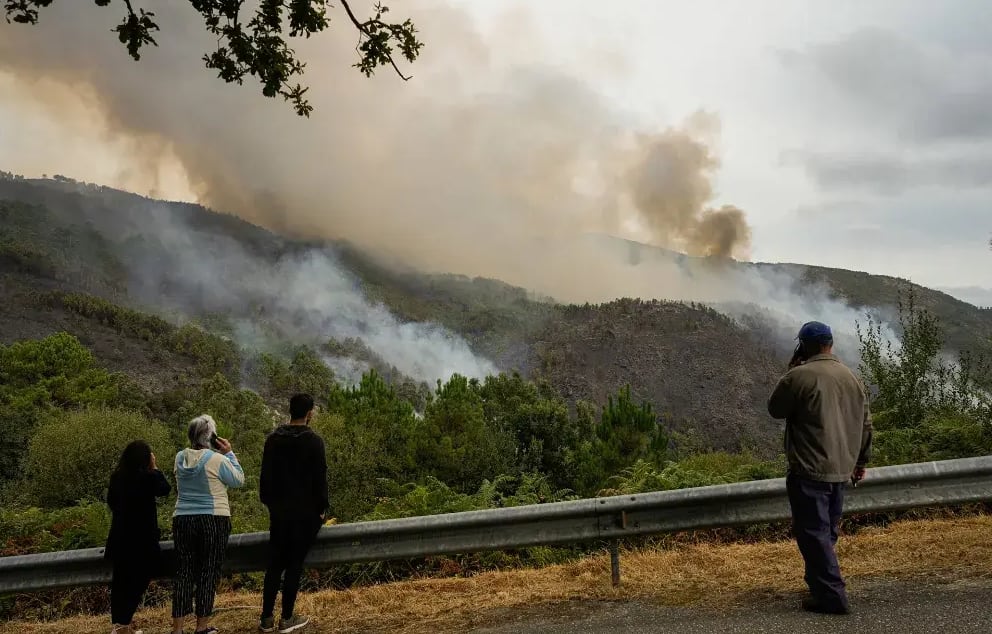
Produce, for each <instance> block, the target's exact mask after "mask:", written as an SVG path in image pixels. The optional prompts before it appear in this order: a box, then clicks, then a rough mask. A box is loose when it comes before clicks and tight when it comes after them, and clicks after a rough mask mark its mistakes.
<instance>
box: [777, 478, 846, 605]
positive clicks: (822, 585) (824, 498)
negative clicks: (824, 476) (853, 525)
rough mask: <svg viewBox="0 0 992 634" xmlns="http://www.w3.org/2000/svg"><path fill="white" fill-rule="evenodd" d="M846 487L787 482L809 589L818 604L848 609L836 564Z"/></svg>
mask: <svg viewBox="0 0 992 634" xmlns="http://www.w3.org/2000/svg"><path fill="white" fill-rule="evenodd" d="M846 488H847V483H844V482H841V483H832V482H818V481H816V480H809V479H806V478H803V477H800V476H798V475H795V474H789V476H788V477H787V478H786V489H787V490H788V493H789V506H791V507H792V532H793V535H794V536H795V538H796V544H798V546H799V552H800V553H802V556H803V561H805V562H806V576H805V579H806V585H807V586H809V591H810V594H811V595H812V596H813V598H814V599H816V600H817V602H819V603H821V604H822V605H825V606H831V607H844V608H846V607H847V605H848V604H847V592H846V590H845V584H844V579H843V577H841V574H840V566H839V565H838V563H837V553H836V552H835V550H834V546H835V545H836V544H837V525H838V524H839V523H840V516H841V511H842V509H843V507H844V491H845V489H846Z"/></svg>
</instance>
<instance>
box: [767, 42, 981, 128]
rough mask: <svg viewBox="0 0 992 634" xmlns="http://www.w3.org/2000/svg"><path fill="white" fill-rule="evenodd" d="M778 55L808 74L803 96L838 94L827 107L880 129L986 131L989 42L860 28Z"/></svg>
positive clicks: (793, 67) (837, 113)
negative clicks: (957, 42) (927, 39)
mask: <svg viewBox="0 0 992 634" xmlns="http://www.w3.org/2000/svg"><path fill="white" fill-rule="evenodd" d="M986 46H988V45H986ZM780 59H781V61H782V62H783V63H784V64H785V65H786V66H787V67H788V68H790V69H792V70H795V71H801V72H802V74H804V75H805V76H806V77H807V78H808V79H810V80H811V81H812V83H811V85H810V88H811V91H812V94H811V95H810V96H811V97H813V98H820V97H824V96H825V97H827V99H828V100H830V99H833V98H835V97H841V98H842V99H843V100H844V101H845V103H844V104H843V105H840V106H838V111H836V112H834V113H833V114H834V115H848V116H852V117H854V118H855V119H858V120H859V121H860V122H861V123H862V124H865V125H867V126H869V127H871V128H875V129H888V130H889V132H890V133H893V134H895V135H896V137H897V138H898V139H899V140H900V141H909V142H913V143H920V144H932V143H939V142H946V141H953V142H961V141H965V142H969V141H975V140H985V139H988V138H989V137H992V109H990V108H989V107H988V104H989V103H990V101H992V47H988V48H987V49H985V50H968V51H955V50H952V49H950V48H948V47H945V46H940V45H936V44H930V43H924V42H920V41H915V40H913V39H910V38H908V37H906V36H904V35H901V34H898V33H895V32H893V31H888V30H884V29H880V28H865V29H860V30H858V31H855V32H853V33H851V34H850V35H848V36H847V37H845V38H842V39H840V40H838V41H834V42H828V43H822V44H815V45H812V46H810V47H808V48H806V49H805V50H801V51H785V52H784V53H783V54H782V55H780ZM824 93H826V94H824Z"/></svg>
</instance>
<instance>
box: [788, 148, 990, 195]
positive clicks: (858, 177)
mask: <svg viewBox="0 0 992 634" xmlns="http://www.w3.org/2000/svg"><path fill="white" fill-rule="evenodd" d="M782 162H783V164H785V165H800V166H802V167H803V169H804V170H805V171H806V174H807V175H808V176H809V177H810V179H811V180H812V181H813V182H814V183H815V184H816V185H817V186H818V187H819V188H820V189H823V190H834V189H846V190H857V191H865V192H870V193H874V194H880V195H883V196H894V195H898V194H902V193H905V192H907V191H910V190H915V189H921V188H934V187H938V188H939V187H950V188H964V189H984V188H989V187H992V154H990V155H985V156H974V155H968V156H963V155H960V154H956V155H953V156H950V157H933V156H922V157H912V156H908V155H895V154H872V153H840V152H816V151H806V150H790V151H787V152H784V153H783V155H782Z"/></svg>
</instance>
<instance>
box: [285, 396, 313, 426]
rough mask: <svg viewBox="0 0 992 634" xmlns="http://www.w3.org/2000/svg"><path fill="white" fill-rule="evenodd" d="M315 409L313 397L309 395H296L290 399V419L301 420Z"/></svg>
mask: <svg viewBox="0 0 992 634" xmlns="http://www.w3.org/2000/svg"><path fill="white" fill-rule="evenodd" d="M312 409H313V397H312V396H310V395H309V394H294V395H293V397H292V398H290V399H289V417H290V418H291V419H293V420H300V419H301V418H303V417H304V416H306V415H307V414H309V413H310V410H312Z"/></svg>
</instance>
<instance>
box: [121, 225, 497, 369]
mask: <svg viewBox="0 0 992 634" xmlns="http://www.w3.org/2000/svg"><path fill="white" fill-rule="evenodd" d="M141 217H142V218H143V221H142V223H141V224H140V225H135V227H134V228H132V229H131V231H130V233H131V235H127V234H124V236H123V238H124V239H125V240H127V239H129V238H133V237H134V236H140V237H141V238H142V240H145V241H147V242H146V243H145V244H149V245H151V246H152V248H149V249H146V251H147V254H148V256H149V257H147V258H146V257H145V255H146V254H145V253H142V252H138V253H132V254H131V258H134V260H133V262H132V265H133V266H136V268H135V269H134V270H132V277H133V282H134V284H133V286H135V287H138V288H141V287H143V288H144V289H146V290H145V291H144V293H146V294H147V293H149V292H152V293H154V292H155V290H156V289H158V288H159V287H160V286H161V285H162V284H163V283H166V284H171V285H173V286H175V285H178V286H180V287H181V289H182V290H181V291H180V293H179V295H181V296H183V300H182V301H185V302H187V303H191V304H195V305H193V306H189V307H188V308H190V309H191V311H190V312H223V313H229V314H232V315H234V316H235V317H240V319H236V322H235V326H236V327H235V337H236V339H237V340H238V342H239V343H241V344H242V345H245V346H247V347H250V348H256V349H259V348H261V349H264V348H265V347H266V345H265V341H266V339H267V338H268V333H267V332H266V330H265V327H264V324H265V323H266V322H269V323H271V324H272V325H273V327H275V328H276V329H278V330H279V331H281V332H282V333H286V334H289V335H290V336H293V337H294V338H295V339H297V340H302V341H306V342H315V343H318V342H327V341H328V340H329V339H336V340H345V339H361V340H362V341H363V342H364V343H365V344H366V345H367V346H368V347H369V349H371V351H372V352H374V353H375V354H377V355H378V356H380V357H382V358H383V359H385V360H386V361H388V362H389V363H390V364H391V365H392V366H394V367H395V368H396V369H397V370H399V371H400V372H401V373H403V374H404V375H406V376H408V377H410V378H413V379H416V380H418V381H426V382H428V383H433V382H435V381H437V380H438V379H441V380H447V379H448V378H449V377H450V376H451V375H452V374H455V373H457V374H462V375H464V376H469V377H478V378H482V377H485V376H486V375H489V374H493V373H495V372H496V371H497V370H496V367H495V366H494V365H493V363H492V362H490V361H489V360H487V359H484V358H481V357H479V356H477V355H475V354H474V353H473V352H472V350H471V349H470V348H469V346H468V344H467V343H466V342H465V340H464V339H462V338H461V337H459V336H458V335H456V334H454V333H452V332H450V331H448V330H447V329H445V328H443V327H441V326H438V325H435V324H430V323H418V322H403V321H401V320H399V319H397V318H396V316H394V315H393V314H392V313H391V312H390V311H389V310H388V309H387V308H386V307H385V306H383V305H382V304H381V303H374V302H370V301H368V300H367V299H366V297H365V294H364V292H363V290H362V288H361V286H360V284H359V281H358V280H357V279H356V278H354V277H353V276H352V275H351V274H349V273H347V272H346V271H345V270H344V269H343V268H342V267H341V266H340V265H339V264H338V263H337V261H336V260H335V258H334V254H333V253H332V252H331V251H330V250H328V249H326V248H321V247H309V248H303V249H298V248H297V249H294V250H293V251H290V252H287V253H282V254H279V255H277V256H276V257H274V258H273V257H265V256H264V255H262V254H252V253H249V252H248V250H247V247H246V246H244V245H242V244H241V243H239V242H238V241H236V240H235V239H234V238H232V237H228V236H225V235H220V234H217V233H215V232H204V231H202V230H199V229H197V228H195V227H193V226H191V225H190V224H188V223H187V222H184V221H183V220H181V219H179V218H178V217H177V216H176V214H175V211H174V209H171V208H169V207H166V206H154V207H151V208H150V209H147V210H143V211H142V214H141ZM152 253H155V254H157V255H158V256H159V257H160V256H161V255H162V254H165V255H166V257H167V261H166V262H162V261H161V260H159V259H158V257H156V258H151V257H150V254H152ZM138 292H139V293H141V291H138ZM331 367H332V369H334V368H335V367H336V368H337V369H338V370H340V371H343V373H344V375H343V376H342V377H340V378H342V379H344V380H346V381H349V382H355V378H356V372H357V376H358V377H360V376H361V372H358V371H357V366H354V365H353V364H352V365H348V366H345V365H342V364H341V363H336V364H332V365H331ZM365 369H367V368H365Z"/></svg>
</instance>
